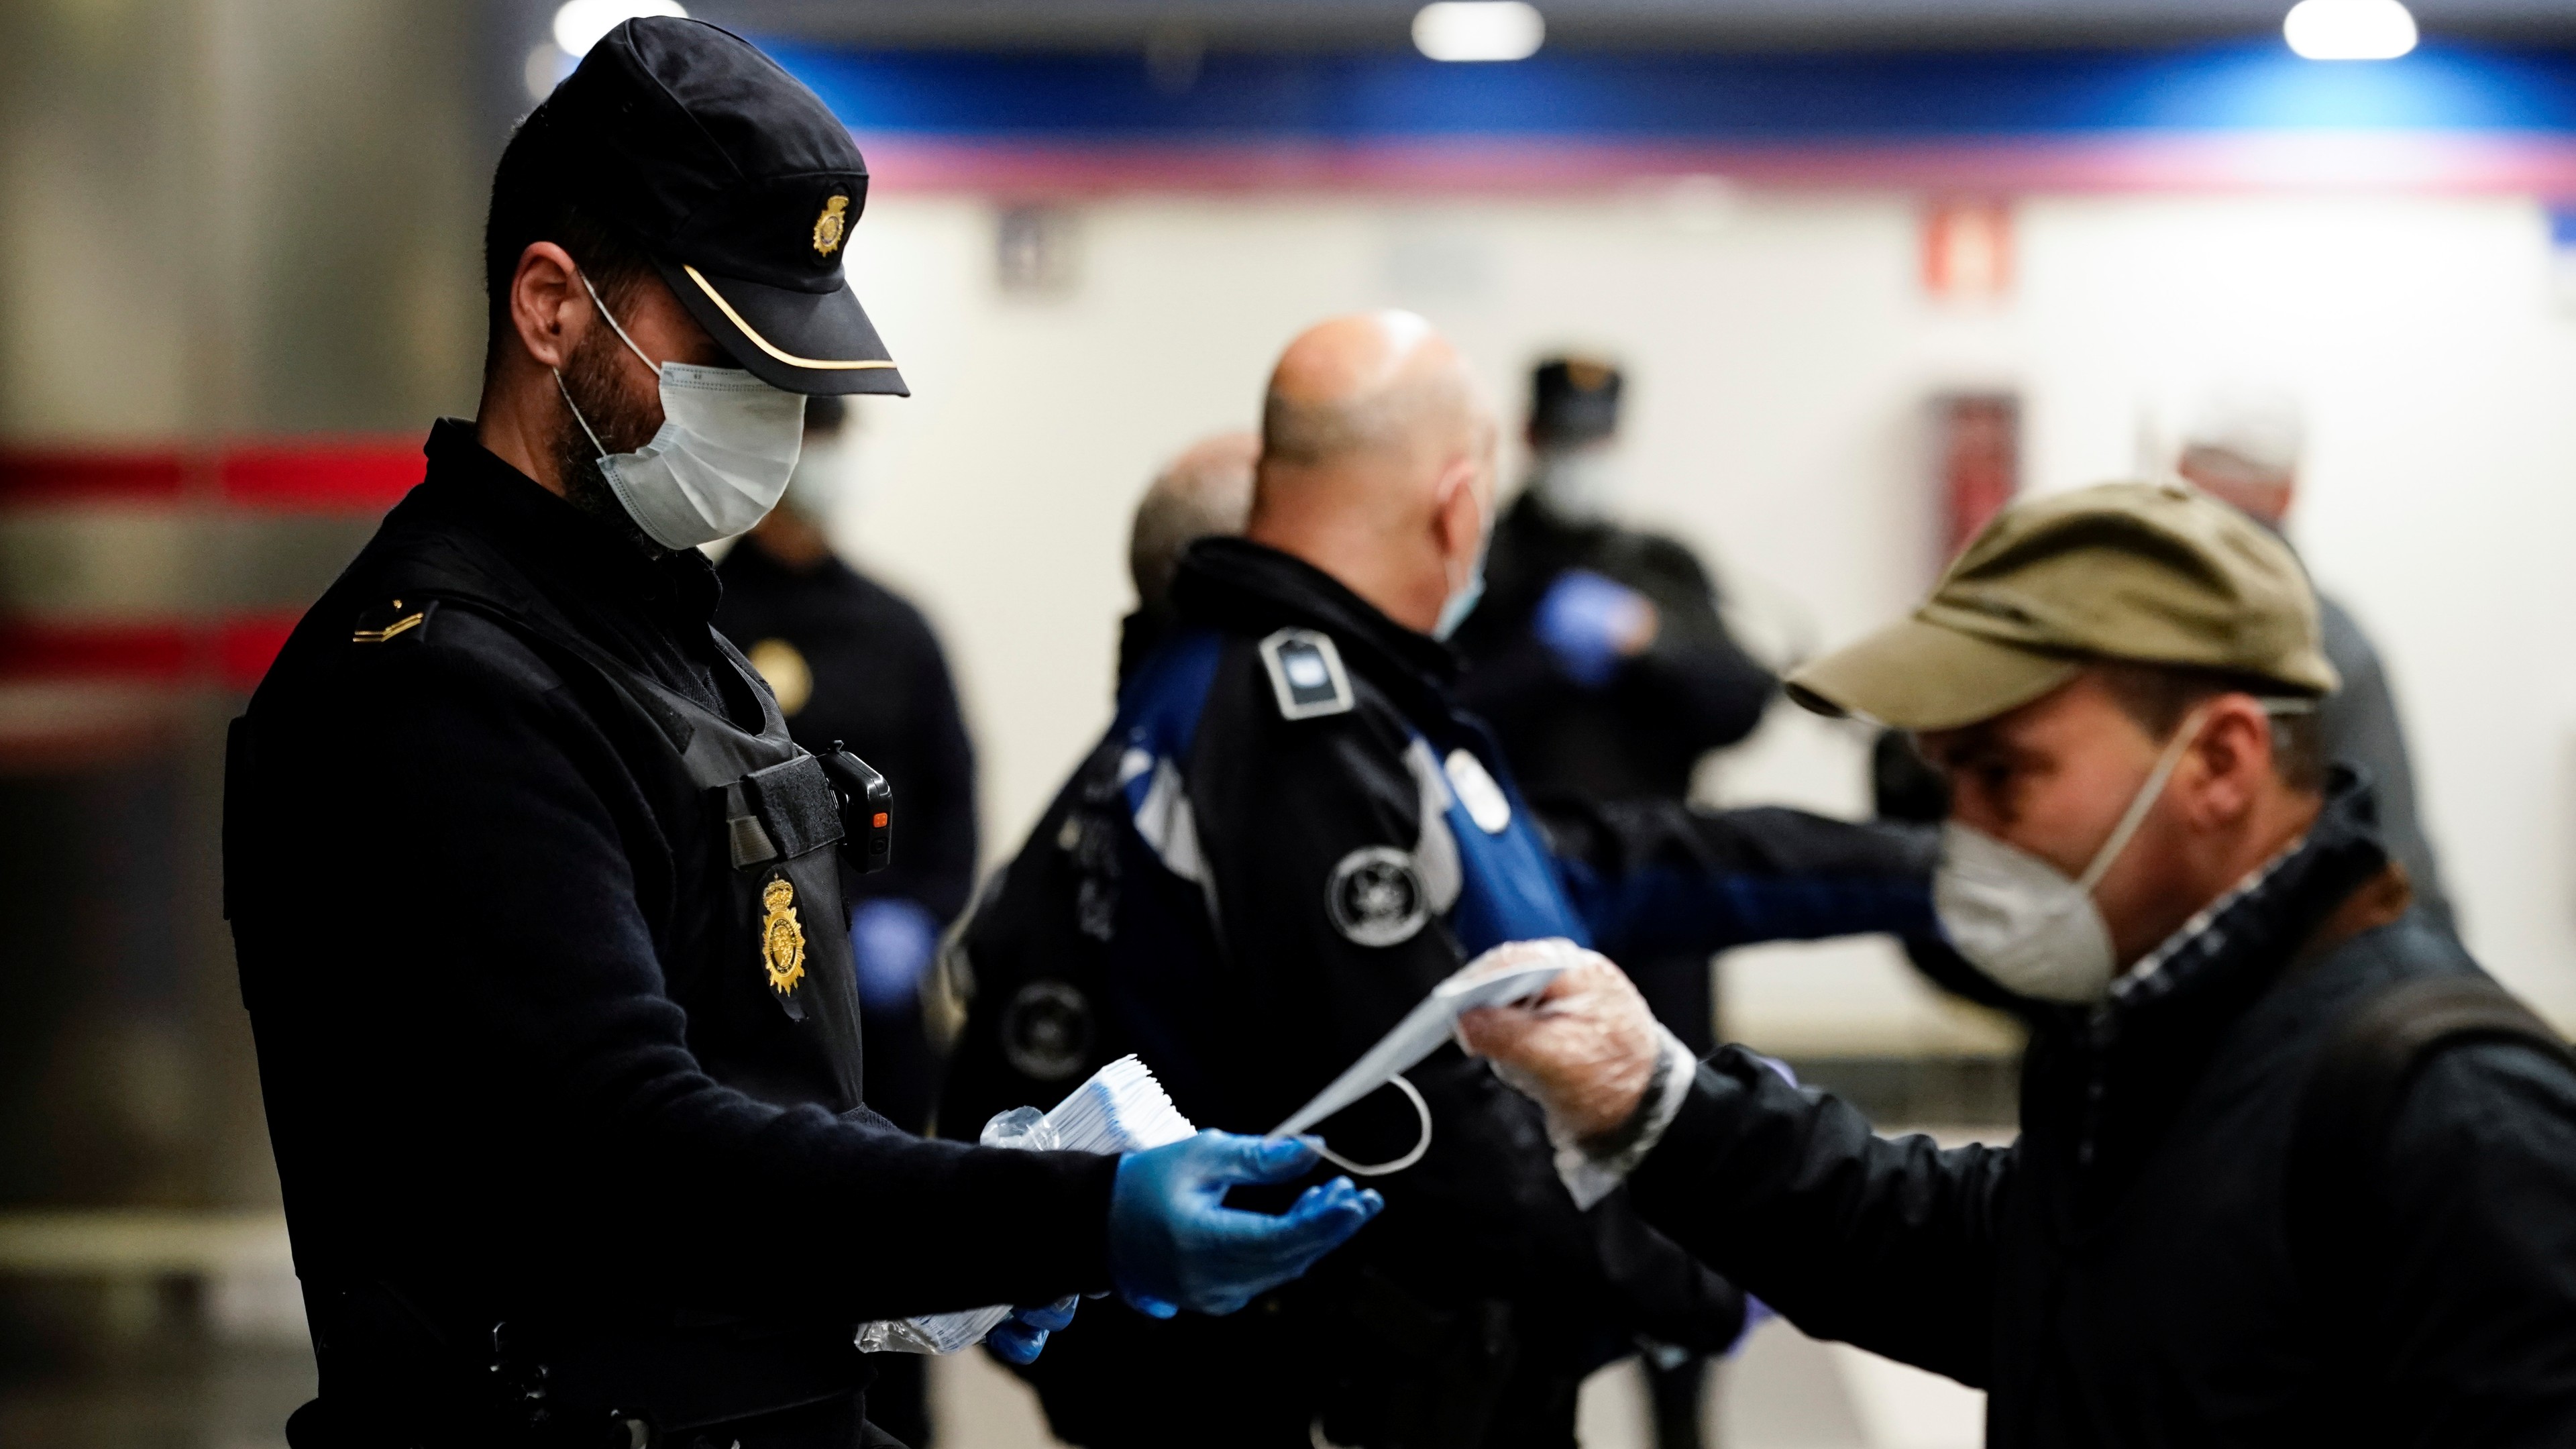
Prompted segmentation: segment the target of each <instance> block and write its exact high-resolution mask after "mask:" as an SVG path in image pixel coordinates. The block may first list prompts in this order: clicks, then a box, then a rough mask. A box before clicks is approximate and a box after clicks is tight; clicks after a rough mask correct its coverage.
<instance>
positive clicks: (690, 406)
mask: <svg viewBox="0 0 2576 1449" xmlns="http://www.w3.org/2000/svg"><path fill="white" fill-rule="evenodd" d="M581 284H582V286H583V288H584V289H586V290H588V291H589V292H590V300H591V302H592V304H593V305H594V306H597V307H598V308H599V315H600V316H601V317H603V318H606V319H607V322H608V325H609V327H610V329H611V330H613V331H615V332H616V333H617V340H618V341H620V342H623V343H625V344H626V346H627V349H628V350H629V351H632V352H633V353H634V354H635V355H636V356H637V357H641V358H643V359H644V365H645V366H646V367H650V368H652V369H653V371H654V373H655V375H656V376H658V377H659V378H660V379H661V383H662V426H661V429H660V430H659V431H657V432H656V433H654V434H653V441H651V442H649V443H646V444H645V445H644V446H643V447H641V448H639V449H637V450H636V451H634V452H632V453H610V452H609V451H608V449H607V448H606V446H605V445H603V444H602V443H601V442H600V441H599V434H598V433H596V432H593V431H592V430H591V426H590V420H589V419H587V418H585V417H583V416H582V415H581V409H580V408H579V407H577V406H575V405H574V404H573V400H572V390H571V389H569V388H566V387H564V382H563V373H562V372H560V371H558V372H556V373H555V387H556V388H557V389H558V390H561V391H562V392H563V395H564V406H566V407H569V408H572V416H573V421H575V422H577V423H579V424H581V430H582V432H583V433H585V434H587V435H588V436H589V438H590V445H591V446H592V447H594V448H597V449H599V471H600V473H601V474H602V475H603V476H605V477H606V478H607V479H608V486H609V489H610V491H612V492H614V493H615V494H616V495H617V501H618V503H619V504H621V505H622V506H624V508H625V509H626V513H627V516H628V517H630V518H632V519H634V520H635V526H636V527H638V528H641V529H643V530H644V534H645V536H646V537H648V538H650V539H652V540H653V541H654V542H655V543H658V544H660V545H662V546H663V547H664V548H669V549H682V548H695V547H697V546H698V545H699V544H702V543H712V542H714V541H715V540H717V539H719V538H726V537H729V536H731V535H733V534H737V533H740V532H742V531H743V530H744V529H746V528H749V527H751V526H752V525H753V524H755V523H758V522H759V521H760V520H761V519H762V518H763V517H765V516H766V515H767V514H768V512H769V510H770V509H772V508H775V507H777V506H778V500H779V497H780V496H781V495H782V494H784V493H785V492H786V491H787V480H788V479H789V478H790V477H792V476H793V475H794V474H795V472H796V455H797V453H798V452H799V451H800V450H801V449H802V448H803V446H804V441H805V398H804V395H803V394H802V393H793V392H788V391H786V390H784V389H781V388H775V387H771V386H770V385H769V384H768V383H765V382H762V381H761V380H760V379H759V378H756V377H754V376H752V375H751V374H750V373H748V372H745V371H743V370H742V369H741V368H738V367H692V366H690V365H688V364H686V363H679V362H664V363H656V362H654V361H653V359H652V358H650V357H646V356H645V354H644V349H643V348H641V347H637V346H636V345H635V339H634V338H632V337H629V336H627V335H626V329H625V328H623V327H620V326H618V325H617V319H616V318H615V317H613V316H610V315H609V311H608V306H607V304H606V303H604V302H601V301H600V300H599V291H598V289H597V288H594V287H592V286H591V285H590V278H588V277H584V278H582V279H581Z"/></svg>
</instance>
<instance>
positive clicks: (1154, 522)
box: [1118, 430, 1261, 687]
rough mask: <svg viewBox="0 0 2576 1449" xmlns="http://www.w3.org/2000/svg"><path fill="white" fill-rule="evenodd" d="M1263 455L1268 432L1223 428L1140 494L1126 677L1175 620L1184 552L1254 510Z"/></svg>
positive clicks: (1133, 531) (1227, 532)
mask: <svg viewBox="0 0 2576 1449" xmlns="http://www.w3.org/2000/svg"><path fill="white" fill-rule="evenodd" d="M1260 461H1261V435H1260V434H1259V433H1255V432H1250V431H1247V430H1236V431H1233V432H1225V433H1217V434H1215V435H1213V436H1210V437H1206V438H1201V439H1200V440H1199V441H1197V442H1195V443H1192V444H1191V445H1190V446H1189V447H1188V448H1187V449H1186V450H1184V451H1183V452H1182V454H1181V455H1180V456H1179V457H1177V458H1174V459H1173V460H1172V461H1171V462H1170V463H1169V464H1168V465H1166V466H1165V467H1164V469H1163V471H1162V472H1160V473H1158V474H1156V475H1155V476H1154V481H1153V483H1152V484H1150V485H1149V486H1148V487H1147V488H1146V489H1145V496H1144V497H1142V498H1140V499H1138V500H1136V521H1135V523H1134V524H1133V525H1131V526H1130V528H1129V529H1128V534H1127V575H1128V577H1129V578H1131V579H1133V580H1134V581H1135V584H1136V608H1135V611H1134V612H1133V613H1130V614H1129V615H1128V616H1127V617H1126V619H1125V620H1124V621H1123V622H1122V623H1121V624H1120V625H1119V628H1118V683H1119V685H1120V686H1121V687H1124V686H1125V685H1126V683H1127V680H1128V677H1129V676H1130V675H1132V674H1134V673H1135V670H1136V666H1137V665H1139V664H1141V663H1143V662H1144V659H1145V656H1146V655H1148V654H1151V653H1153V652H1154V646H1155V645H1157V644H1160V643H1161V642H1162V641H1163V636H1164V635H1166V634H1168V633H1170V632H1171V628H1172V573H1173V571H1174V570H1176V569H1178V568H1179V567H1180V564H1181V553H1182V551H1183V550H1184V549H1187V548H1188V547H1189V546H1190V545H1191V544H1193V543H1196V542H1198V541H1199V540H1200V539H1202V538H1210V537H1226V538H1231V537H1234V536H1235V535H1237V534H1240V533H1242V532H1243V526H1244V523H1245V522H1246V520H1248V519H1250V518H1251V517H1252V470H1253V465H1255V464H1257V463H1259V462H1260Z"/></svg>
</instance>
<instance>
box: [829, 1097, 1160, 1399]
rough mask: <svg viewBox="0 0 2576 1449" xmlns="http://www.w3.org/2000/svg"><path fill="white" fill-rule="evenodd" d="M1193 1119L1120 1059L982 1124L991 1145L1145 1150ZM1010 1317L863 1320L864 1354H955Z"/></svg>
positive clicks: (1005, 1313) (974, 1314) (972, 1314)
mask: <svg viewBox="0 0 2576 1449" xmlns="http://www.w3.org/2000/svg"><path fill="white" fill-rule="evenodd" d="M1197 1131H1198V1129H1197V1128H1196V1127H1193V1126H1191V1125H1190V1119H1189V1118H1187V1117H1184V1116H1182V1115H1181V1113H1180V1109H1179V1108H1177V1107H1174V1106H1173V1105H1172V1099H1171V1098H1170V1097H1169V1096H1168V1095H1166V1094H1165V1093H1164V1091H1163V1084H1162V1083H1160V1082H1158V1081H1155V1080H1154V1074H1153V1073H1152V1072H1151V1071H1148V1070H1147V1069H1146V1067H1145V1064H1144V1063H1143V1062H1140V1061H1138V1060H1136V1058H1134V1057H1132V1056H1124V1057H1120V1058H1119V1059H1118V1060H1116V1061H1114V1062H1111V1063H1110V1064H1109V1065H1107V1066H1105V1067H1102V1068H1101V1069H1100V1070H1099V1071H1097V1072H1094V1073H1092V1075H1091V1080H1089V1081H1087V1082H1085V1083H1083V1084H1082V1085H1081V1086H1079V1087H1076V1088H1074V1089H1073V1095H1072V1096H1069V1097H1067V1098H1065V1099H1064V1100H1063V1101H1061V1102H1058V1103H1056V1105H1055V1110H1054V1111H1052V1112H1045V1113H1041V1112H1039V1111H1038V1109H1037V1108H1035V1107H1013V1108H1012V1109H1011V1110H1009V1111H1008V1112H1004V1113H1002V1114H1001V1115H1000V1116H998V1117H995V1118H994V1119H993V1120H992V1121H990V1122H987V1123H985V1124H984V1132H983V1135H982V1138H981V1139H980V1140H981V1141H982V1143H983V1145H984V1146H986V1147H1014V1148H1021V1149H1025V1150H1027V1151H1031V1152H1104V1153H1125V1152H1143V1151H1145V1150H1147V1149H1148V1148H1154V1147H1164V1146H1168V1145H1170V1144H1172V1143H1174V1142H1178V1141H1180V1140H1181V1139H1182V1138H1184V1137H1188V1136H1190V1135H1191V1134H1193V1133H1195V1132H1197ZM1010 1316H1011V1310H1010V1307H1009V1306H1008V1305H1002V1306H998V1307H993V1308H970V1309H968V1310H966V1311H965V1312H963V1313H933V1314H928V1315H925V1316H923V1317H920V1318H903V1319H880V1320H878V1321H877V1322H874V1323H863V1324H860V1325H859V1339H858V1342H859V1350H860V1351H861V1352H862V1353H955V1352H956V1351H957V1350H959V1349H961V1348H965V1347H967V1346H968V1345H970V1344H977V1343H981V1342H983V1341H984V1335H986V1334H988V1333H991V1332H992V1331H993V1330H994V1328H995V1327H997V1326H998V1325H999V1324H1000V1323H1001V1321H1002V1320H1003V1319H1005V1318H1008V1317H1010Z"/></svg>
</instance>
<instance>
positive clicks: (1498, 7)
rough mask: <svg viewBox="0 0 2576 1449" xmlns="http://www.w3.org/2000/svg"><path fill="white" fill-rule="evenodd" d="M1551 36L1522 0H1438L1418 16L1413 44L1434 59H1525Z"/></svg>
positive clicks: (1534, 52) (1414, 22)
mask: <svg viewBox="0 0 2576 1449" xmlns="http://www.w3.org/2000/svg"><path fill="white" fill-rule="evenodd" d="M1546 38H1547V22H1546V21H1545V20H1542V19H1540V18H1539V13H1538V8H1537V7H1536V6H1533V5H1526V4H1523V3H1522V0H1438V3H1436V4H1431V5H1425V6H1423V7H1422V8H1421V9H1420V10H1419V11H1417V12H1415V14H1414V17H1413V44H1414V48H1415V49H1417V50H1420V51H1421V52H1422V53H1423V54H1424V55H1427V56H1429V57H1431V58H1432V59H1433V60H1526V59H1528V58H1529V57H1530V56H1532V55H1534V54H1536V53H1537V52H1538V46H1539V42H1540V41H1542V40H1545V39H1546Z"/></svg>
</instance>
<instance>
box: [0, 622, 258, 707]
mask: <svg viewBox="0 0 2576 1449" xmlns="http://www.w3.org/2000/svg"><path fill="white" fill-rule="evenodd" d="M302 618H303V614H302V612H301V611H291V612H288V611H281V612H275V613H260V614H238V615H234V616H232V617H230V618H225V619H220V620H215V621H212V622H198V621H193V620H187V621H183V620H166V619H165V620H146V621H138V622H128V623H116V624H88V623H84V624H74V623H64V622H59V621H53V620H37V619H0V682H12V683H16V682H25V681H29V680H48V681H57V682H59V681H105V680H121V681H125V682H128V683H149V684H170V685H177V684H186V683H190V682H198V681H203V680H205V679H207V678H209V677H211V678H212V679H213V680H215V681H216V682H219V683H221V684H222V685H224V686H225V687H226V688H228V689H234V690H239V691H241V692H243V693H248V692H249V691H251V690H252V689H255V688H257V687H258V686H259V682H260V680H261V679H262V678H263V677H265V676H266V675H267V673H268V667H269V666H270V665H272V664H274V663H276V662H277V653H278V651H279V650H281V649H283V648H285V647H286V639H287V636H288V635H290V634H292V633H294V632H295V625H296V623H297V621H299V620H300V619H302Z"/></svg>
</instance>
